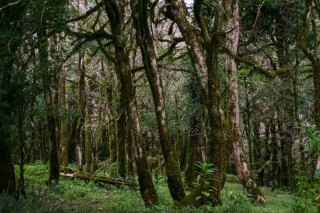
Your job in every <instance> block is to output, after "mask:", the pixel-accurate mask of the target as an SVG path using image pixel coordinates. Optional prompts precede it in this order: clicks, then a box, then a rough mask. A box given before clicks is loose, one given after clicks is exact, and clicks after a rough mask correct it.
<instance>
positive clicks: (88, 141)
mask: <svg viewBox="0 0 320 213" xmlns="http://www.w3.org/2000/svg"><path fill="white" fill-rule="evenodd" d="M91 84H92V83H91V80H89V79H87V92H86V108H85V131H86V133H85V135H86V137H85V161H86V165H87V172H88V173H91V172H92V166H93V161H92V154H93V138H92V118H91V115H92V106H91V97H90V91H91Z"/></svg>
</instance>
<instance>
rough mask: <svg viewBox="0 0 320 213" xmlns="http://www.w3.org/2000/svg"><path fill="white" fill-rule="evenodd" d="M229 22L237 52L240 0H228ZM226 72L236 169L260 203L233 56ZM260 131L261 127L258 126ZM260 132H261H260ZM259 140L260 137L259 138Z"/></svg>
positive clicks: (231, 44) (229, 40) (231, 42)
mask: <svg viewBox="0 0 320 213" xmlns="http://www.w3.org/2000/svg"><path fill="white" fill-rule="evenodd" d="M226 4H227V9H228V14H231V17H229V22H228V24H227V28H226V30H227V31H229V33H227V35H226V40H227V47H228V48H229V49H230V50H231V51H232V52H233V53H237V51H238V43H239V7H238V0H226ZM226 72H227V82H228V85H229V96H228V106H227V109H228V112H227V113H228V116H229V118H230V121H231V131H230V134H232V137H230V136H229V137H228V138H231V139H232V140H230V141H229V143H233V159H234V161H235V164H236V169H237V172H238V175H239V178H240V182H241V183H242V185H243V187H244V188H246V189H247V190H248V192H249V193H250V194H251V195H252V196H253V198H254V200H255V201H256V202H259V203H265V198H264V196H263V194H262V192H261V190H260V189H259V187H258V185H257V184H256V183H255V181H254V180H253V179H252V178H251V177H250V170H249V167H248V165H247V163H246V160H245V154H244V151H243V145H242V139H241V133H240V110H239V95H238V80H237V64H236V62H235V60H234V59H233V58H232V57H231V56H228V55H227V56H226ZM258 131H259V128H258ZM258 133H259V132H258ZM258 140H259V138H258Z"/></svg>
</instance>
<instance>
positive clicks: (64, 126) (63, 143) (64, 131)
mask: <svg viewBox="0 0 320 213" xmlns="http://www.w3.org/2000/svg"><path fill="white" fill-rule="evenodd" d="M60 107H61V109H62V110H60V111H62V113H61V115H60V153H61V154H60V159H61V166H63V167H68V164H69V161H68V147H69V145H68V141H69V139H68V122H67V121H68V119H67V117H66V115H65V113H64V111H65V108H66V74H65V70H64V69H63V70H61V73H60Z"/></svg>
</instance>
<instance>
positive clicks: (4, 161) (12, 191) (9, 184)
mask: <svg viewBox="0 0 320 213" xmlns="http://www.w3.org/2000/svg"><path fill="white" fill-rule="evenodd" d="M0 153H1V155H0V165H1V166H0V174H1V175H0V193H4V194H9V195H13V196H16V178H15V174H14V167H13V162H12V159H11V154H10V152H8V150H7V149H3V146H1V147H0Z"/></svg>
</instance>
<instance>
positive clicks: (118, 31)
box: [104, 0, 159, 207]
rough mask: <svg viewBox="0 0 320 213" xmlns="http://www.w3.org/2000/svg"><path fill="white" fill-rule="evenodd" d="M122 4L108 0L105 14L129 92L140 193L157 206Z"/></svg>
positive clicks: (123, 83)
mask: <svg viewBox="0 0 320 213" xmlns="http://www.w3.org/2000/svg"><path fill="white" fill-rule="evenodd" d="M122 3H123V2H122V1H119V2H114V1H107V0H105V1H104V5H105V11H106V13H107V15H108V18H109V21H110V26H111V32H112V34H113V37H114V39H113V45H114V49H115V58H116V61H117V63H116V64H115V65H116V73H117V75H118V77H119V79H120V82H121V87H123V91H125V94H123V95H124V100H125V101H124V102H125V108H126V111H127V116H128V122H129V125H130V127H131V131H132V135H133V138H134V147H135V150H136V154H137V156H136V165H137V173H138V179H139V185H140V193H141V196H142V198H143V200H144V203H145V205H146V206H147V207H151V206H154V205H157V204H158V203H159V198H158V195H157V192H156V189H155V186H154V184H153V181H152V176H151V174H150V170H149V166H148V161H147V156H146V152H145V144H144V140H143V136H142V131H141V126H140V118H139V113H138V106H137V100H136V94H135V85H134V81H133V76H132V73H131V69H130V60H129V51H128V50H127V49H126V42H125V41H126V38H125V37H126V35H125V33H124V26H125V25H124V24H125V23H124V17H125V16H124V12H125V9H124V8H122Z"/></svg>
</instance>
